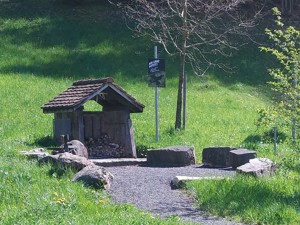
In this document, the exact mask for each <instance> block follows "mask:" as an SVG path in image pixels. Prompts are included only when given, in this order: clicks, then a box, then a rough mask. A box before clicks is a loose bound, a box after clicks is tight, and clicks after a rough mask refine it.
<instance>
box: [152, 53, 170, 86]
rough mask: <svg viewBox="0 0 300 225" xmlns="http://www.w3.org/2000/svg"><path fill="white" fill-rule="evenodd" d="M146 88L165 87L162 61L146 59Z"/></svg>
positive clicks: (163, 61) (163, 63)
mask: <svg viewBox="0 0 300 225" xmlns="http://www.w3.org/2000/svg"><path fill="white" fill-rule="evenodd" d="M148 86H149V87H166V73H165V60H164V59H148Z"/></svg>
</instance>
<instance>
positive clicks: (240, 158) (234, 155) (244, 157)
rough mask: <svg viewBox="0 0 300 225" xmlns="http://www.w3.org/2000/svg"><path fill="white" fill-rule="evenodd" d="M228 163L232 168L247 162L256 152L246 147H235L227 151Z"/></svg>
mask: <svg viewBox="0 0 300 225" xmlns="http://www.w3.org/2000/svg"><path fill="white" fill-rule="evenodd" d="M229 157H230V164H231V166H232V168H233V169H236V168H237V167H239V166H242V165H244V164H246V163H248V162H249V160H250V159H254V158H255V157H256V152H255V151H252V150H248V149H236V150H232V151H230V152H229Z"/></svg>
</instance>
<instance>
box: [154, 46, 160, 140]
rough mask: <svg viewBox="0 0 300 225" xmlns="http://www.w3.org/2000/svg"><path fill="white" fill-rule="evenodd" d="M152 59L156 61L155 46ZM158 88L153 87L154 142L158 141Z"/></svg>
mask: <svg viewBox="0 0 300 225" xmlns="http://www.w3.org/2000/svg"><path fill="white" fill-rule="evenodd" d="M154 58H155V59H157V58H158V55H157V46H154ZM158 119H159V118H158V87H157V86H156V87H155V137H156V141H159V132H158V126H159V125H158Z"/></svg>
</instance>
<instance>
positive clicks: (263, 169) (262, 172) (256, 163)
mask: <svg viewBox="0 0 300 225" xmlns="http://www.w3.org/2000/svg"><path fill="white" fill-rule="evenodd" d="M275 170H276V163H274V162H273V161H272V160H270V159H267V158H255V159H250V161H249V163H246V164H244V165H242V166H239V167H237V169H236V172H238V173H242V174H249V175H253V176H255V177H262V176H270V175H272V174H273V173H274V171H275Z"/></svg>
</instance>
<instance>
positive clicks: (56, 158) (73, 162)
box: [39, 152, 95, 171]
mask: <svg viewBox="0 0 300 225" xmlns="http://www.w3.org/2000/svg"><path fill="white" fill-rule="evenodd" d="M39 162H40V163H52V164H54V165H56V166H57V167H59V168H65V167H70V168H72V169H74V170H75V171H79V170H81V169H83V168H84V167H86V166H90V165H95V164H94V163H93V162H91V161H89V160H88V159H86V158H85V157H81V156H78V155H74V154H71V153H68V152H65V153H59V154H57V155H48V156H46V157H44V158H42V159H40V160H39Z"/></svg>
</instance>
